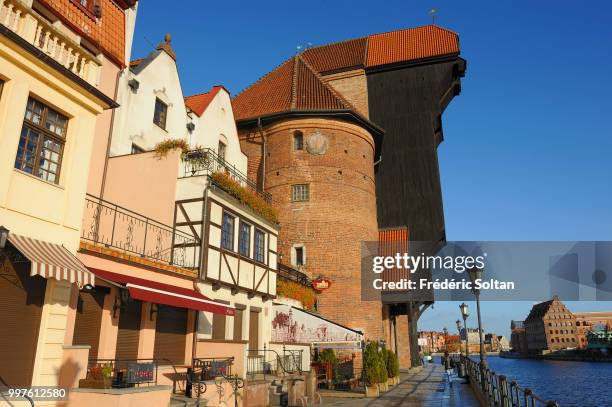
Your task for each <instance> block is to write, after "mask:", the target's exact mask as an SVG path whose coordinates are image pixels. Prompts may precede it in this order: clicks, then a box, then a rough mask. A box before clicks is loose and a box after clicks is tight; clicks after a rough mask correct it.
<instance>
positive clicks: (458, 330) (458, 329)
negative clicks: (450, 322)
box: [455, 320, 461, 355]
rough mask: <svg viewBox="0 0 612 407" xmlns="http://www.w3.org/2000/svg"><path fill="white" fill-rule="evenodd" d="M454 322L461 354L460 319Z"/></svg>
mask: <svg viewBox="0 0 612 407" xmlns="http://www.w3.org/2000/svg"><path fill="white" fill-rule="evenodd" d="M455 323H456V324H457V333H459V355H461V321H460V320H456V321H455Z"/></svg>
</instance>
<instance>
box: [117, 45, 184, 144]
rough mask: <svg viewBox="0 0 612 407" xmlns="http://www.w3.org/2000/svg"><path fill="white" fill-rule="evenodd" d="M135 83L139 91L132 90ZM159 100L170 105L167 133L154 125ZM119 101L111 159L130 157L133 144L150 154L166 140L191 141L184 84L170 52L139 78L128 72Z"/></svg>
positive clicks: (162, 54)
mask: <svg viewBox="0 0 612 407" xmlns="http://www.w3.org/2000/svg"><path fill="white" fill-rule="evenodd" d="M142 63H143V64H145V63H146V61H144V62H142ZM131 79H136V80H137V81H138V82H139V87H138V90H137V91H133V90H132V89H131V88H130V87H129V86H128V82H129V81H130V80H131ZM156 98H159V99H161V100H162V102H164V103H166V104H167V105H168V116H167V119H166V128H165V130H164V129H162V128H160V127H159V126H157V125H156V124H155V123H153V114H154V111H155V100H156ZM117 101H118V103H119V104H120V107H119V108H118V109H117V111H116V112H115V123H114V126H113V139H112V141H111V152H110V153H111V156H116V155H124V154H130V152H131V150H132V143H134V144H136V145H138V146H139V147H141V148H144V149H145V150H150V149H152V148H153V147H154V146H155V145H156V144H157V143H159V142H160V141H163V140H165V139H169V138H173V139H176V138H184V139H185V140H188V137H187V136H188V131H187V127H186V126H187V114H186V110H185V102H184V100H183V91H182V89H181V83H180V79H179V76H178V71H177V67H176V63H175V61H174V59H172V57H170V56H169V55H168V54H167V53H166V52H164V51H161V52H159V53H158V54H157V55H156V56H154V57H153V59H152V61H150V62H149V63H148V65H147V66H146V67H144V69H142V71H140V72H139V73H138V74H135V73H134V72H133V71H131V70H129V69H126V70H124V71H123V73H122V76H121V79H120V83H119V90H118V95H117Z"/></svg>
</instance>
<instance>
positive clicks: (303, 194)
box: [291, 184, 310, 202]
mask: <svg viewBox="0 0 612 407" xmlns="http://www.w3.org/2000/svg"><path fill="white" fill-rule="evenodd" d="M291 200H292V201H293V202H304V201H308V200H310V186H309V185H308V184H297V185H292V186H291Z"/></svg>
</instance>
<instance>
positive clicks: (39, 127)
mask: <svg viewBox="0 0 612 407" xmlns="http://www.w3.org/2000/svg"><path fill="white" fill-rule="evenodd" d="M30 101H33V102H34V103H37V104H39V105H40V106H42V110H41V113H40V124H38V123H35V122H34V121H33V120H31V119H28V118H27V117H26V116H27V114H28V109H29V104H30ZM49 111H52V112H54V113H55V114H57V115H58V116H60V117H62V118H64V119H65V121H66V123H65V126H64V127H63V131H62V135H59V134H57V133H56V132H54V131H51V130H50V129H47V128H46V127H45V125H46V123H47V119H48V117H49ZM69 121H70V117H68V116H67V115H65V114H63V113H62V112H60V111H59V110H57V109H54V108H53V107H51V106H49V105H48V104H47V103H45V102H43V101H41V100H40V99H38V98H36V97H34V96H32V95H30V96H28V101H27V102H26V110H25V113H24V115H23V121H22V124H21V132H20V134H19V143H20V144H21V139H22V137H23V131H24V129H27V131H28V136H26V141H27V139H28V137H29V132H31V131H34V132H38V139H37V141H36V150H35V152H34V163H33V165H32V172H31V173H30V172H28V171H26V170H24V169H23V168H22V167H23V163H24V162H27V161H26V160H25V159H23V158H21V157H19V155H18V153H19V147H18V148H17V153H16V154H15V162H14V164H13V168H15V169H16V170H18V171H21V172H24V173H26V174H29V175H32V176H34V177H36V178H38V179H40V180H42V181H45V182H49V183H51V184H54V185H59V182H60V176H61V173H62V163H63V161H64V149H65V146H66V142H67V137H66V136H67V133H68V122H69ZM47 139H49V140H50V141H51V142H54V143H56V144H58V145H59V151H57V154H58V160H57V162H56V161H52V160H50V159H45V160H47V161H49V162H51V163H53V164H56V165H57V171H55V172H52V171H49V170H45V169H43V171H45V172H46V173H53V174H55V179H54V180H53V181H51V180H49V179H46V178H43V177H42V176H40V175H38V172H39V170H40V168H41V166H40V159H41V158H44V157H42V155H41V154H42V152H43V150H44V144H45V141H46V140H47ZM26 144H27V143H26ZM25 147H26V146H24V148H25ZM22 157H23V155H22ZM18 162H19V164H20V165H19V167H17V163H18Z"/></svg>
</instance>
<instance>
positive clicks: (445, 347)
mask: <svg viewBox="0 0 612 407" xmlns="http://www.w3.org/2000/svg"><path fill="white" fill-rule="evenodd" d="M442 332H443V333H444V350H445V351H447V350H448V341H447V338H446V337H447V336H448V329H446V327H444V329H442Z"/></svg>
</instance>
